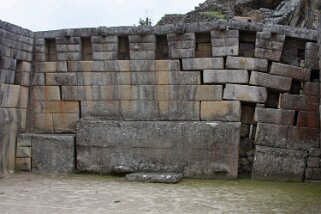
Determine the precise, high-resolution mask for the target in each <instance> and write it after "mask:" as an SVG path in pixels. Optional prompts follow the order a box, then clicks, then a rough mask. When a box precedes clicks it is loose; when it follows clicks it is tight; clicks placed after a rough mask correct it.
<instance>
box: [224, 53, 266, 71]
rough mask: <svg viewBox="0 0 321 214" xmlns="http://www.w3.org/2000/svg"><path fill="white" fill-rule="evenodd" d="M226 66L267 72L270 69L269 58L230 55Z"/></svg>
mask: <svg viewBox="0 0 321 214" xmlns="http://www.w3.org/2000/svg"><path fill="white" fill-rule="evenodd" d="M226 67H227V68H231V69H245V70H255V71H263V72H266V71H267V70H268V60H267V59H257V58H248V57H232V56H228V57H227V59H226Z"/></svg>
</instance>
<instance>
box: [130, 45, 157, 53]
mask: <svg viewBox="0 0 321 214" xmlns="http://www.w3.org/2000/svg"><path fill="white" fill-rule="evenodd" d="M155 49H156V43H130V44H129V51H130V52H143V51H146V52H149V51H153V52H155Z"/></svg>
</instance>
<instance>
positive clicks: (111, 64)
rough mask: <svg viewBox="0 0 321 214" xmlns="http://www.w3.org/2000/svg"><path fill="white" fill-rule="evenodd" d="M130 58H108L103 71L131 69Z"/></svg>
mask: <svg viewBox="0 0 321 214" xmlns="http://www.w3.org/2000/svg"><path fill="white" fill-rule="evenodd" d="M129 62H130V61H129V60H106V61H104V70H103V71H107V72H109V71H118V72H122V71H127V72H128V71H131V69H130V63H129Z"/></svg>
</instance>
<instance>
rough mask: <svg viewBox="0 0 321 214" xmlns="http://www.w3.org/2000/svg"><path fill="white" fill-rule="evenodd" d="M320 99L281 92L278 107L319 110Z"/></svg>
mask: <svg viewBox="0 0 321 214" xmlns="http://www.w3.org/2000/svg"><path fill="white" fill-rule="evenodd" d="M319 103H320V100H319V98H318V97H314V96H305V95H297V94H282V95H281V97H280V102H279V107H280V108H281V109H288V110H296V111H311V112H317V111H319Z"/></svg>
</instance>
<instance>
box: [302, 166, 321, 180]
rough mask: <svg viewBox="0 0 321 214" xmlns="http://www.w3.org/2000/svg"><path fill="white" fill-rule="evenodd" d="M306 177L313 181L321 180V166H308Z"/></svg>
mask: <svg viewBox="0 0 321 214" xmlns="http://www.w3.org/2000/svg"><path fill="white" fill-rule="evenodd" d="M305 179H306V180H312V181H320V180H321V168H307V169H306V172H305Z"/></svg>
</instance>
